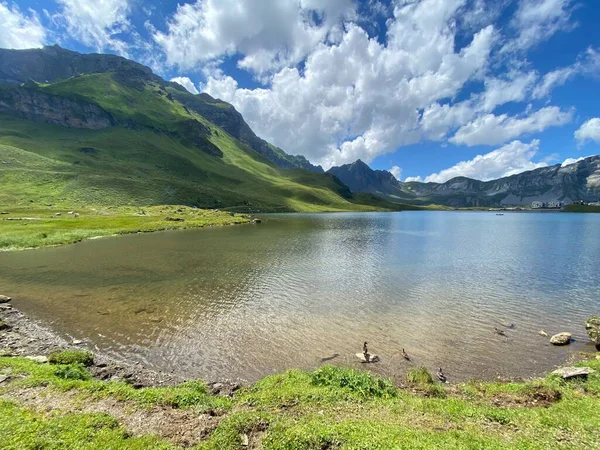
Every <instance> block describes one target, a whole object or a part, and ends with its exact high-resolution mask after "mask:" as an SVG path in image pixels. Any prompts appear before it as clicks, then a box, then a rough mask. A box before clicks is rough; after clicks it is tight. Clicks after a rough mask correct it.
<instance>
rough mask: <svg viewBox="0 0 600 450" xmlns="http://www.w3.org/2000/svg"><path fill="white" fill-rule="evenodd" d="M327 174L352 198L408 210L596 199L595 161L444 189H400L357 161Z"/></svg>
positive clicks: (452, 183)
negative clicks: (373, 197)
mask: <svg viewBox="0 0 600 450" xmlns="http://www.w3.org/2000/svg"><path fill="white" fill-rule="evenodd" d="M328 172H329V173H331V174H332V175H335V176H336V177H337V178H339V179H340V180H341V181H342V182H343V183H344V184H346V185H347V186H348V187H349V188H350V190H351V191H353V192H370V193H373V194H377V195H380V196H382V197H384V198H386V199H388V200H391V201H396V202H407V203H413V204H438V205H446V206H452V207H477V206H494V207H500V206H509V205H512V206H517V205H520V206H525V205H531V204H532V203H533V202H534V201H541V202H550V201H560V202H569V201H577V200H584V201H598V199H600V156H592V157H589V158H586V159H583V160H581V161H579V162H576V163H574V164H570V165H568V166H565V167H562V166H561V165H560V164H557V165H554V166H550V167H543V168H540V169H535V170H531V171H528V172H523V173H520V174H517V175H511V176H509V177H503V178H500V179H497V180H492V181H479V180H473V179H471V178H466V177H457V178H453V179H451V180H449V181H447V182H445V183H418V182H410V183H402V182H399V181H397V180H396V179H395V178H394V177H393V176H392V174H390V173H389V172H386V171H382V170H372V169H371V168H370V167H369V166H367V165H366V164H365V163H363V162H362V161H360V160H359V161H356V162H355V163H353V164H347V165H344V166H341V167H333V168H331V169H330V170H329V171H328ZM386 173H387V175H386Z"/></svg>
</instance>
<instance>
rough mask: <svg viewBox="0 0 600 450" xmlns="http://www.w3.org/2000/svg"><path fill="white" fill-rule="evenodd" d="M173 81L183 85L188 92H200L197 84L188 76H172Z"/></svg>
mask: <svg viewBox="0 0 600 450" xmlns="http://www.w3.org/2000/svg"><path fill="white" fill-rule="evenodd" d="M171 81H173V82H175V83H177V84H180V85H181V86H183V87H184V88H186V89H187V90H188V92H190V93H191V94H198V93H199V92H198V89H196V86H194V83H193V81H192V80H190V79H189V78H188V77H175V78H171Z"/></svg>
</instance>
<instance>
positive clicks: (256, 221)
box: [252, 219, 262, 223]
mask: <svg viewBox="0 0 600 450" xmlns="http://www.w3.org/2000/svg"><path fill="white" fill-rule="evenodd" d="M252 223H262V220H260V219H254V220H253V221H252Z"/></svg>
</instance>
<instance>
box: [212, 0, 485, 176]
mask: <svg viewBox="0 0 600 450" xmlns="http://www.w3.org/2000/svg"><path fill="white" fill-rule="evenodd" d="M462 5H464V1H463V0H451V1H447V0H424V1H422V2H419V3H411V4H408V5H404V6H396V8H395V9H394V17H393V18H392V19H390V20H389V21H388V42H387V44H381V43H380V42H378V41H377V40H376V39H373V38H369V36H368V35H367V33H366V32H365V31H364V30H363V29H362V28H360V27H358V26H357V25H354V24H349V25H347V26H346V28H345V30H344V32H343V34H342V35H341V40H340V41H339V42H338V43H335V44H329V45H327V44H324V43H321V44H319V45H318V46H316V48H314V49H313V51H312V53H310V54H309V55H308V57H307V59H306V62H305V63H304V67H303V70H302V71H300V70H299V69H298V68H295V67H285V68H283V69H281V70H279V71H277V72H276V73H274V75H273V76H272V78H271V83H270V85H269V87H268V88H261V89H240V88H239V87H238V85H237V82H236V81H235V80H234V79H233V78H231V77H229V76H223V75H221V76H215V77H209V79H208V80H207V82H206V84H205V86H204V90H205V91H206V92H208V93H209V94H211V95H212V96H214V97H219V98H221V99H223V100H225V101H228V102H231V103H233V104H234V105H235V107H236V108H237V109H238V110H239V111H240V112H241V113H242V115H243V116H244V118H245V119H246V120H247V122H248V123H249V124H250V126H251V127H252V128H253V129H254V130H255V131H256V132H257V134H258V135H260V136H261V137H263V138H265V139H267V140H269V141H270V142H273V143H274V144H276V145H278V146H279V147H281V148H284V149H285V150H286V151H288V152H291V153H300V154H303V155H304V156H306V157H308V158H309V159H311V161H313V162H314V163H318V164H322V165H323V166H324V167H326V168H327V167H330V166H332V165H339V164H344V163H349V162H352V161H354V160H356V159H358V158H361V159H363V160H364V161H366V162H370V161H372V160H373V159H374V158H375V157H377V156H379V155H381V154H384V153H386V152H391V151H395V150H396V149H397V148H398V147H400V146H403V145H407V144H411V143H415V142H419V141H420V140H421V139H423V138H424V137H428V136H436V139H439V138H441V137H442V136H443V135H444V134H445V133H446V131H447V126H448V125H449V124H450V125H453V126H460V125H462V124H464V123H465V122H466V121H468V120H470V119H471V118H472V117H473V113H472V112H471V111H469V107H468V104H466V103H465V104H464V105H462V106H461V107H457V106H456V105H455V106H452V111H453V113H452V114H453V116H454V119H453V120H452V121H449V120H448V117H446V115H445V114H444V110H446V109H448V108H450V107H447V106H441V105H439V104H438V103H439V101H441V100H443V99H448V98H453V97H455V96H456V95H457V94H458V93H459V92H460V91H461V89H462V88H463V86H464V85H465V83H466V82H467V81H469V80H472V79H476V78H479V77H480V76H481V74H482V72H483V71H484V70H485V68H486V66H487V63H488V61H489V55H490V51H491V48H492V46H493V44H494V42H495V37H496V35H495V32H494V29H493V27H491V26H488V27H485V28H483V29H481V30H479V31H478V32H477V33H476V34H474V35H473V36H472V39H471V42H470V43H468V45H466V46H464V47H463V48H461V49H458V50H457V49H456V46H455V26H454V16H455V14H456V13H457V11H458V10H459V8H460V7H461V6H462ZM419 110H421V111H424V112H427V114H423V115H421V114H420V113H419ZM421 116H422V117H421ZM421 120H423V126H422V124H421ZM438 121H442V122H444V123H443V124H439V123H437V122H438Z"/></svg>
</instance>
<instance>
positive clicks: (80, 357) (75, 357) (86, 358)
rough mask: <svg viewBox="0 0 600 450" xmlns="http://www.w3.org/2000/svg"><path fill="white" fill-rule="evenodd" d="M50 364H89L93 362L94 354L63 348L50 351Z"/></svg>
mask: <svg viewBox="0 0 600 450" xmlns="http://www.w3.org/2000/svg"><path fill="white" fill-rule="evenodd" d="M48 362H49V363H50V364H81V365H82V366H91V365H92V364H93V363H94V355H93V354H92V353H91V352H88V351H81V350H63V351H60V352H55V353H51V354H50V356H49V357H48Z"/></svg>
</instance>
